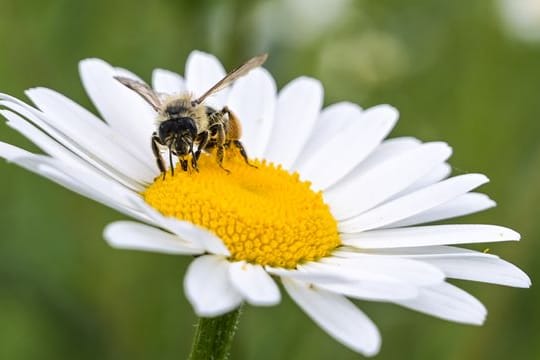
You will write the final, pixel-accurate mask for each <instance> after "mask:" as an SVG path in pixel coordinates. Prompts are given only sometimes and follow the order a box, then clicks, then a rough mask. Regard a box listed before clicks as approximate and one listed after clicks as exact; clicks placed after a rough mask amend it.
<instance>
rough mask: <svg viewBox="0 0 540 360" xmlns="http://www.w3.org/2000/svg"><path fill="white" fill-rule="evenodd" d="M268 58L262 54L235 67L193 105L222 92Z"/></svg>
mask: <svg viewBox="0 0 540 360" xmlns="http://www.w3.org/2000/svg"><path fill="white" fill-rule="evenodd" d="M267 57H268V54H266V53H264V54H261V55H259V56H255V57H254V58H251V59H249V60H248V61H247V62H246V63H244V64H243V65H241V66H239V67H237V68H236V69H234V70H233V71H231V72H230V73H228V74H227V75H225V77H224V78H223V79H221V80H219V81H218V82H217V83H216V84H215V85H214V86H212V87H211V88H210V89H209V90H208V91H207V92H205V93H204V94H203V95H202V96H200V97H199V98H198V99H197V100H195V103H197V104H200V103H202V102H203V101H204V99H206V98H207V97H209V96H210V95H212V94H213V93H215V92H218V91H220V90H223V89H224V88H226V87H227V86H229V85H230V84H231V83H233V82H234V81H235V80H237V79H238V78H241V77H242V76H244V75H246V74H247V73H248V72H250V71H251V70H253V69H254V68H256V67H258V66H261V65H262V64H263V63H264V62H265V61H266V58H267Z"/></svg>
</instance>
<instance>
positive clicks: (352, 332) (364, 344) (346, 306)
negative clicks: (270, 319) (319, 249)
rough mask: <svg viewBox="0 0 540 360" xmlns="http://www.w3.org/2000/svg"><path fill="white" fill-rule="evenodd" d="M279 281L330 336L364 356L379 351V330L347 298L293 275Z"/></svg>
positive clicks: (372, 354)
mask: <svg viewBox="0 0 540 360" xmlns="http://www.w3.org/2000/svg"><path fill="white" fill-rule="evenodd" d="M282 282H283V286H284V287H285V289H286V290H287V292H288V293H289V295H290V296H291V298H292V299H293V300H294V301H295V302H296V303H297V304H298V306H300V307H301V308H302V309H303V310H304V311H305V312H306V314H307V315H308V316H309V317H310V318H311V319H313V321H315V323H317V324H318V325H319V326H320V327H321V328H322V329H323V330H325V331H326V332H327V333H328V334H329V335H330V336H332V337H333V338H334V339H336V340H337V341H339V342H340V343H342V344H343V345H345V346H347V347H349V348H350V349H351V350H354V351H356V352H358V353H361V354H363V355H365V356H374V355H376V354H377V353H378V352H379V350H380V348H381V335H380V333H379V330H378V329H377V327H376V326H375V324H374V323H373V322H372V321H371V320H370V319H369V318H368V317H367V316H366V315H365V314H364V313H363V312H362V311H361V310H360V309H358V308H357V307H356V306H355V305H354V304H353V303H352V302H350V301H349V300H348V299H347V298H345V297H344V296H341V295H338V294H335V293H332V292H328V291H325V290H321V289H317V288H316V287H313V286H310V285H309V284H306V283H303V282H300V281H296V280H293V279H283V281H282Z"/></svg>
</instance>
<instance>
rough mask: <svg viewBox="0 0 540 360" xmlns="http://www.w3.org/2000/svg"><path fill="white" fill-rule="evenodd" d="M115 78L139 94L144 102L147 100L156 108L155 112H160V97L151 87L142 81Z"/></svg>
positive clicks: (120, 77)
mask: <svg viewBox="0 0 540 360" xmlns="http://www.w3.org/2000/svg"><path fill="white" fill-rule="evenodd" d="M114 78H115V79H116V80H118V81H119V82H120V83H121V84H122V85H124V86H126V87H128V88H130V89H131V90H133V91H135V92H136V93H137V94H139V95H140V96H141V97H142V98H143V99H144V100H146V102H147V103H149V104H150V105H151V106H152V107H153V108H154V110H156V111H159V109H160V107H161V99H160V97H159V94H158V93H156V92H155V91H154V90H152V88H151V87H150V86H148V85H146V84H144V83H142V82H140V81H137V80H133V79H129V78H127V77H123V76H115V77H114Z"/></svg>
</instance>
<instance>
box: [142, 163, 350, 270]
mask: <svg viewBox="0 0 540 360" xmlns="http://www.w3.org/2000/svg"><path fill="white" fill-rule="evenodd" d="M252 163H253V164H254V165H255V166H257V168H253V167H250V166H247V165H246V164H245V163H244V161H243V159H241V158H240V157H239V156H230V157H228V158H226V159H225V161H224V166H225V167H226V168H227V169H229V170H230V173H229V174H227V173H226V172H225V171H224V170H223V169H221V168H220V167H219V166H218V165H217V163H216V160H215V157H214V156H209V155H203V156H201V158H200V159H199V169H200V171H199V172H195V171H191V172H184V171H181V170H180V169H177V170H176V171H175V173H174V176H171V174H170V173H168V174H167V175H166V177H165V179H164V180H163V179H162V177H161V176H159V177H158V178H156V180H155V181H154V183H153V184H152V185H150V186H149V187H148V188H147V189H146V190H145V191H144V193H143V196H144V198H145V200H146V202H147V203H148V204H150V205H151V206H152V207H154V208H155V209H157V210H158V211H159V212H161V213H162V214H163V215H166V216H173V217H176V218H178V219H181V220H186V221H190V222H192V223H194V224H197V225H199V226H201V227H203V228H206V229H208V230H210V231H212V232H213V233H214V234H216V235H217V236H219V237H220V238H221V239H222V240H223V242H224V243H225V245H226V246H227V248H228V249H229V251H230V253H231V260H245V261H247V262H250V263H254V264H260V265H270V266H275V267H285V268H295V267H296V265H298V264H300V263H303V262H306V261H310V260H317V259H319V258H321V257H324V256H327V255H329V254H330V252H332V251H333V250H334V249H335V248H336V247H337V246H339V244H340V239H339V236H338V230H337V224H336V221H335V220H334V218H333V217H332V215H331V214H330V211H329V208H328V206H327V205H326V204H325V203H324V202H323V199H322V194H321V193H320V192H319V193H315V192H313V191H312V190H311V189H310V184H309V183H308V182H305V181H301V180H300V179H299V176H298V174H290V173H289V172H287V171H285V170H283V169H281V167H276V166H274V165H273V164H267V163H266V162H265V161H262V162H261V161H253V162H252Z"/></svg>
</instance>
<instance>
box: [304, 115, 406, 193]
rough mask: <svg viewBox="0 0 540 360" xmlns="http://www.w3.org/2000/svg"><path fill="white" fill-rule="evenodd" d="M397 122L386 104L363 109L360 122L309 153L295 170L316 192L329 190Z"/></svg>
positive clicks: (357, 121) (365, 155)
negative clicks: (306, 158) (312, 152)
mask: <svg viewBox="0 0 540 360" xmlns="http://www.w3.org/2000/svg"><path fill="white" fill-rule="evenodd" d="M397 119H398V112H397V110H396V109H395V108H393V107H391V106H388V105H379V106H375V107H373V108H370V109H367V110H365V111H364V112H363V113H362V115H361V117H360V118H359V119H356V121H355V122H354V123H352V124H351V125H349V126H347V128H346V129H345V130H344V131H342V132H340V133H338V134H337V135H335V136H334V137H333V138H332V139H331V140H330V141H329V142H328V143H326V144H324V145H323V146H321V148H319V149H318V150H317V151H316V152H315V153H314V154H311V155H310V158H309V159H308V160H306V161H305V162H303V163H302V164H301V165H300V166H299V167H298V168H297V171H298V172H299V173H300V175H301V176H302V177H303V178H304V179H309V181H311V182H312V186H313V188H314V189H315V190H318V189H324V188H327V187H329V186H330V185H332V184H334V183H335V182H336V181H338V180H339V179H341V178H343V177H344V176H345V175H347V174H348V173H349V172H350V171H351V170H352V169H354V167H355V166H356V165H357V164H359V163H360V162H361V161H362V160H364V158H366V157H367V156H368V155H369V154H370V153H371V152H372V151H373V150H374V149H375V148H376V147H377V146H378V145H379V144H380V143H381V141H382V140H383V139H384V138H385V137H386V136H387V135H388V133H389V132H390V130H392V128H393V127H394V125H395V123H396V121H397ZM317 130H318V129H317ZM344 154H346V156H344Z"/></svg>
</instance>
